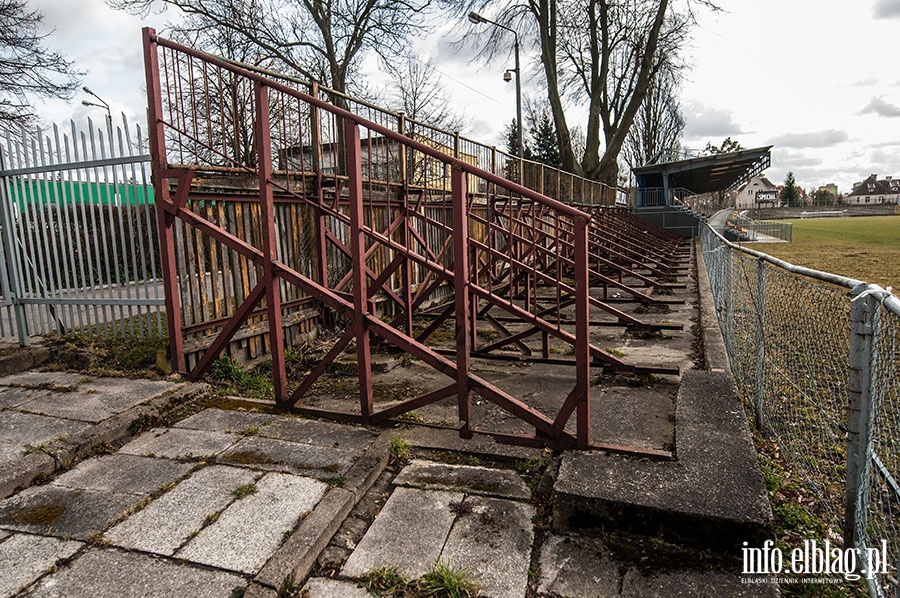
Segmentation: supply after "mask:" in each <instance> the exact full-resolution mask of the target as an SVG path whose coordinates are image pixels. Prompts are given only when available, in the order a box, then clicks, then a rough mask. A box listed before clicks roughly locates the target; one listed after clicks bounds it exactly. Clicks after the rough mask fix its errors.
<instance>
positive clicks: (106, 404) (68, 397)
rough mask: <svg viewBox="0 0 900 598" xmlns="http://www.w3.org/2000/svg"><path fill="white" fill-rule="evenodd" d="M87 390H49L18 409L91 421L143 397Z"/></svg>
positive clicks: (115, 412)
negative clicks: (115, 395) (112, 394)
mask: <svg viewBox="0 0 900 598" xmlns="http://www.w3.org/2000/svg"><path fill="white" fill-rule="evenodd" d="M146 398H147V397H145V396H142V395H137V396H132V397H127V398H123V397H111V396H109V395H105V394H100V393H90V392H81V391H79V392H48V393H45V394H43V395H42V396H39V397H36V398H34V399H32V400H31V401H28V402H27V403H23V404H21V405H19V406H18V409H19V410H20V411H27V412H29V413H38V414H41V415H51V416H53V417H62V418H65V419H74V420H77V421H85V422H91V423H97V422H101V421H103V420H105V419H108V418H110V417H112V416H114V415H115V414H117V413H120V412H122V411H125V410H126V409H128V408H129V407H133V406H134V405H137V404H139V403H142V402H143V401H144V400H146Z"/></svg>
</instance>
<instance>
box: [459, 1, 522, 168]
mask: <svg viewBox="0 0 900 598" xmlns="http://www.w3.org/2000/svg"><path fill="white" fill-rule="evenodd" d="M469 22H470V23H472V24H473V25H480V24H482V23H490V24H491V25H494V26H495V27H499V28H500V29H506V30H507V31H509V32H510V33H512V34H513V36H514V37H515V41H516V43H515V50H516V67H515V68H513V69H506V72H504V73H503V80H504V81H506V82H507V83H509V82H510V81H511V80H512V73H515V74H516V137H517V140H518V148H517V152H516V153H517V154H518V157H519V158H521V157H522V156H523V155H524V152H523V150H524V147H523V145H522V71H521V69H520V68H519V34H518V33H516V31H515V30H514V29H510V28H509V27H507V26H506V25H501V24H500V23H498V22H496V21H492V20H490V19H488V18H487V17H483V16H481V15H480V14H478V13H477V12H474V11H473V12H470V13H469Z"/></svg>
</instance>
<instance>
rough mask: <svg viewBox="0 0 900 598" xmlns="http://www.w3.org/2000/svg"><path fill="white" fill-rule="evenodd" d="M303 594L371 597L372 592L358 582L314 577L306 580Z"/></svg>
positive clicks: (316, 597) (331, 597) (330, 597)
mask: <svg viewBox="0 0 900 598" xmlns="http://www.w3.org/2000/svg"><path fill="white" fill-rule="evenodd" d="M300 591H301V595H303V596H306V597H307V598H370V596H371V594H369V592H367V591H366V589H365V588H364V587H362V586H360V585H358V584H355V583H351V582H349V581H339V580H337V579H327V578H324V577H313V578H311V579H310V580H309V581H307V582H306V585H304V586H303V589H302V590H300Z"/></svg>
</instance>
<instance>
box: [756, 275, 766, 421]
mask: <svg viewBox="0 0 900 598" xmlns="http://www.w3.org/2000/svg"><path fill="white" fill-rule="evenodd" d="M756 266H757V269H756V317H757V320H756V414H755V415H756V429H757V430H760V431H762V429H763V424H764V423H765V421H764V420H763V393H764V391H765V388H766V384H765V380H764V373H765V361H766V337H765V310H766V307H765V306H766V267H765V266H766V262H765V261H763V260H757V261H756Z"/></svg>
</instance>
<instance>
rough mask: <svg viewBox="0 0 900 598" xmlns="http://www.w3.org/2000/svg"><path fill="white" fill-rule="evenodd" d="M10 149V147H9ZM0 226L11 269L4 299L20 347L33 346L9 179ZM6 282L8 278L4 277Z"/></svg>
mask: <svg viewBox="0 0 900 598" xmlns="http://www.w3.org/2000/svg"><path fill="white" fill-rule="evenodd" d="M7 147H9V145H7ZM5 169H6V158H5V157H4V155H3V152H2V151H0V171H3V170H5ZM0 225H2V226H3V239H2V241H3V252H4V253H5V254H6V264H7V267H8V268H9V282H10V283H11V285H10V286H11V288H10V287H7V286H4V288H3V297H4V299H6V300H7V301H11V302H12V304H13V312H14V313H15V317H16V332H17V333H18V336H19V345H21V346H22V347H27V346H28V345H30V344H31V335H30V334H29V330H28V314H27V313H26V311H25V305H24V304H22V303H19V302H18V300H19V299H21V298H22V296H23V288H22V273H21V270H20V269H21V264H22V258H21V257H20V256H19V248H18V245H17V244H16V241H15V239H16V237H17V235H18V232H17V228H18V225H17V223H16V218H15V216H14V213H13V202H12V197H11V194H10V193H9V180H8V178H7V177H5V176H4V177H2V179H0ZM3 282H4V283H5V282H6V277H5V276H4V277H3Z"/></svg>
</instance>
